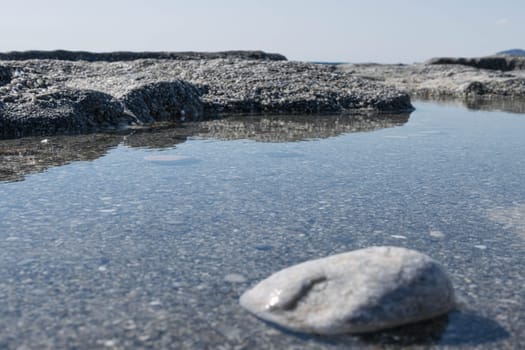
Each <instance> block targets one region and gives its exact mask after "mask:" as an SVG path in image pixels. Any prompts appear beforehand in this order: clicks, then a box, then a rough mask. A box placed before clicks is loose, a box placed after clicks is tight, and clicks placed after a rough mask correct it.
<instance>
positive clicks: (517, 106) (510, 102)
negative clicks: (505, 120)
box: [464, 97, 525, 114]
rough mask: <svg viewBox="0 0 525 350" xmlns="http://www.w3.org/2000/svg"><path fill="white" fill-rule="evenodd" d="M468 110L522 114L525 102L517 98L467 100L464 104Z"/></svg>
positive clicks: (524, 109) (524, 111)
mask: <svg viewBox="0 0 525 350" xmlns="http://www.w3.org/2000/svg"><path fill="white" fill-rule="evenodd" d="M464 105H465V107H467V108H468V109H475V110H484V111H503V112H510V113H524V114H525V101H524V100H523V99H517V98H511V97H509V98H504V97H498V98H482V97H478V98H469V99H467V100H465V102H464Z"/></svg>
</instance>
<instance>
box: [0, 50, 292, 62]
mask: <svg viewBox="0 0 525 350" xmlns="http://www.w3.org/2000/svg"><path fill="white" fill-rule="evenodd" d="M217 58H238V59H245V60H268V61H286V57H284V56H283V55H281V54H277V53H267V52H264V51H221V52H192V51H188V52H129V51H119V52H87V51H66V50H56V51H12V52H5V53H0V60H4V61H11V60H12V61H25V60H61V61H88V62H98V61H107V62H116V61H133V60H140V59H163V60H202V59H217Z"/></svg>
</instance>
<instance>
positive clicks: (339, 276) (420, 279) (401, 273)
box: [240, 247, 455, 334]
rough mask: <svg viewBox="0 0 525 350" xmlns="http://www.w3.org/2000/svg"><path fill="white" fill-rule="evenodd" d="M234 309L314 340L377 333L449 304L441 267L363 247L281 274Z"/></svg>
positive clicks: (391, 250) (408, 254)
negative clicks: (321, 336) (319, 336)
mask: <svg viewBox="0 0 525 350" xmlns="http://www.w3.org/2000/svg"><path fill="white" fill-rule="evenodd" d="M240 303H241V305H242V306H243V307H244V308H246V309H247V310H248V311H250V312H251V313H253V314H255V315H256V316H257V317H259V318H262V319H263V320H266V321H270V322H273V323H276V324H278V325H279V326H282V327H284V328H288V329H291V330H293V331H300V332H308V333H316V334H342V333H365V332H374V331H379V330H383V329H386V328H393V327H397V326H400V325H404V324H408V323H413V322H418V321H422V320H426V319H430V318H434V317H437V316H439V315H442V314H445V313H447V312H449V311H450V310H451V309H453V308H454V306H455V300H454V290H453V287H452V283H451V281H450V279H449V278H448V276H447V274H446V273H445V271H444V270H443V268H442V267H441V266H440V265H439V264H438V263H437V262H436V261H434V260H432V259H431V258H430V257H428V256H427V255H424V254H422V253H419V252H417V251H414V250H409V249H405V248H399V247H370V248H365V249H360V250H355V251H352V252H349V253H344V254H338V255H333V256H329V257H326V258H322V259H317V260H310V261H307V262H304V263H301V264H298V265H295V266H292V267H288V268H285V269H283V270H281V271H278V272H276V273H275V274H273V275H271V276H270V277H268V278H267V279H265V280H263V281H261V282H260V283H258V284H257V285H255V286H254V287H253V288H252V289H250V290H248V291H246V292H245V293H244V294H243V295H242V296H241V298H240Z"/></svg>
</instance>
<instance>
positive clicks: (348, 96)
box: [0, 54, 413, 137]
mask: <svg viewBox="0 0 525 350" xmlns="http://www.w3.org/2000/svg"><path fill="white" fill-rule="evenodd" d="M256 56H257V55H256ZM28 57H33V56H28ZM36 57H45V56H38V55H37V56H36ZM197 57H198V58H199V59H196V58H193V59H143V58H141V59H134V60H120V61H115V62H107V61H97V60H94V61H93V62H90V61H68V60H51V59H33V60H23V61H21V60H12V61H0V66H2V67H4V68H5V69H6V70H8V71H9V72H10V74H11V77H10V78H9V79H8V78H4V79H3V80H2V81H3V86H0V102H2V103H3V105H4V106H3V109H2V110H1V111H2V112H1V114H0V122H2V123H4V125H3V127H2V130H3V133H4V135H3V137H19V136H24V135H33V134H55V133H61V134H63V133H84V132H92V131H93V127H99V128H100V129H107V128H113V129H118V128H122V127H123V126H124V127H125V126H129V125H132V124H139V125H140V124H149V123H152V122H156V121H166V120H170V121H177V122H182V121H187V120H202V119H207V118H211V117H218V116H224V115H227V114H323V113H369V112H377V111H381V112H392V113H397V112H406V111H411V110H412V109H413V108H412V105H411V103H410V99H409V97H408V95H407V94H406V93H401V92H399V91H397V90H396V89H395V88H391V87H386V86H384V85H383V84H381V83H377V82H374V81H370V80H366V79H362V78H359V77H356V76H354V75H352V74H349V73H346V72H343V71H340V70H336V69H335V68H334V67H332V66H327V65H316V64H312V63H303V62H289V61H277V60H267V59H265V58H264V56H263V58H262V59H253V57H254V56H253V55H249V54H246V55H237V56H235V55H234V56H225V57H226V58H215V56H206V57H205V58H206V59H201V58H202V57H199V56H197ZM209 57H212V58H209ZM219 57H222V56H221V55H219ZM71 91H79V93H80V91H84V94H87V91H89V92H91V93H90V94H91V95H90V96H94V94H95V93H99V94H105V96H106V97H105V98H102V95H98V96H99V97H98V98H97V101H98V102H99V103H98V102H97V103H96V108H94V109H93V108H91V107H93V106H92V105H91V104H88V105H87V106H86V105H85V104H78V103H77V102H78V99H76V98H69V97H67V96H69V95H70V94H71ZM63 95H65V96H63ZM42 99H47V101H48V102H46V103H42V102H41V100H42ZM106 104H107V105H106ZM85 107H89V108H85ZM69 111H74V113H70V112H69ZM93 112H95V114H96V115H95V116H93V115H92V114H93ZM26 119H31V121H32V122H31V123H29V124H28V122H27V121H26ZM97 123H98V124H97ZM20 125H29V126H28V127H25V126H24V127H21V126H20ZM32 130H37V131H34V132H33V131H32Z"/></svg>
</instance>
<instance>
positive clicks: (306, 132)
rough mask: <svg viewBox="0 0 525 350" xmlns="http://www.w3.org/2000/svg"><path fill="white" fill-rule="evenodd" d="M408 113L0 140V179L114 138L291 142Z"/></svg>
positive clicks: (162, 142) (400, 120) (91, 150)
mask: <svg viewBox="0 0 525 350" xmlns="http://www.w3.org/2000/svg"><path fill="white" fill-rule="evenodd" d="M408 118H409V114H401V115H388V114H381V115H371V116H366V115H354V116H349V115H338V116H300V115H297V116H237V117H230V118H225V119H219V120H211V121H205V122H196V123H187V124H183V125H182V126H180V125H179V126H177V127H173V126H170V125H160V126H159V125H157V126H155V127H152V128H149V129H138V130H130V131H129V132H127V133H126V134H91V135H79V136H55V137H49V138H47V139H42V138H23V139H14V140H3V141H0V181H21V180H23V178H24V175H26V174H31V173H36V172H41V171H45V170H46V169H48V168H50V167H53V166H60V165H64V164H68V163H70V162H73V161H81V160H95V159H97V158H99V157H102V156H103V155H105V154H106V153H107V151H108V150H109V149H110V148H112V147H115V146H117V145H119V144H121V143H122V144H124V145H126V146H128V147H140V148H154V149H162V148H171V147H175V146H176V145H177V144H180V143H183V142H185V141H186V140H187V139H188V138H190V137H199V138H214V139H221V140H237V139H251V140H255V141H260V142H293V141H301V140H307V139H318V138H328V137H332V136H338V135H341V134H344V133H350V132H364V131H372V130H377V129H382V128H388V127H394V126H399V125H403V124H405V123H406V122H407V121H408Z"/></svg>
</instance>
